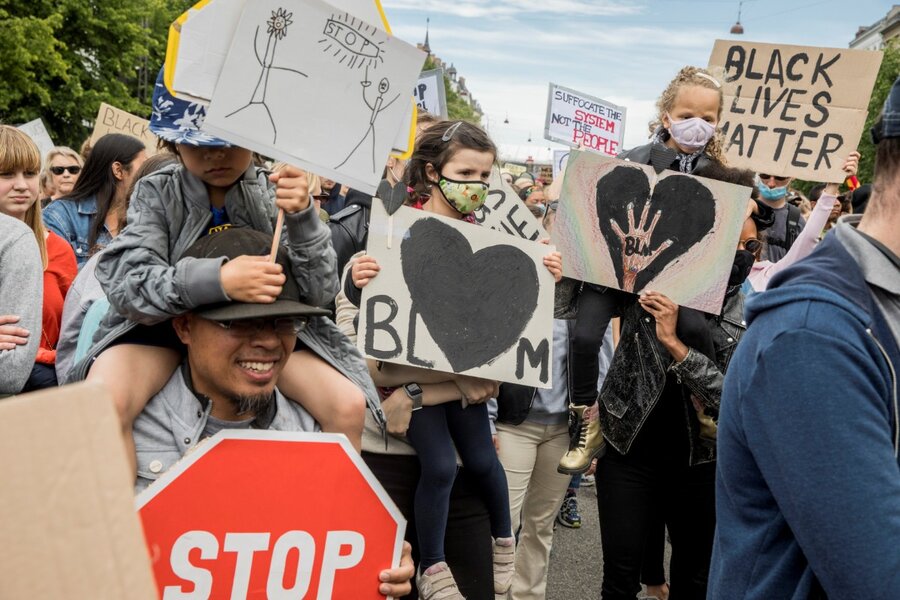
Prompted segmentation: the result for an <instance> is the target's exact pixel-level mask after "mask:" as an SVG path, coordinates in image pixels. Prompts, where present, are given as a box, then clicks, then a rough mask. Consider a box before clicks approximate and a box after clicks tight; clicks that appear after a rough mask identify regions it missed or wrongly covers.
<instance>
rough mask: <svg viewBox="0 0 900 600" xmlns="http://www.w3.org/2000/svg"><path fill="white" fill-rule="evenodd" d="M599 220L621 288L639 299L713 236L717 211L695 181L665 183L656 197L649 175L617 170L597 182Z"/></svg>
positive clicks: (671, 178) (681, 177) (676, 177)
mask: <svg viewBox="0 0 900 600" xmlns="http://www.w3.org/2000/svg"><path fill="white" fill-rule="evenodd" d="M597 216H598V219H599V224H600V232H601V233H602V234H603V237H604V239H605V240H606V243H607V246H608V247H609V254H610V258H612V263H613V267H614V268H615V271H616V278H617V279H618V281H619V285H620V286H621V288H622V289H623V290H625V291H627V292H634V293H637V292H639V291H641V290H642V289H643V288H644V287H645V286H646V285H647V284H648V283H650V282H651V281H652V280H653V279H654V278H655V277H656V276H657V275H659V274H660V273H661V272H662V271H663V269H664V268H665V267H666V266H667V265H669V264H670V263H672V262H674V261H675V260H677V259H678V257H680V256H681V255H683V254H684V253H685V252H687V251H688V250H689V249H690V248H691V247H692V246H694V245H695V244H697V243H698V242H699V241H700V240H702V239H703V238H704V237H705V236H706V235H707V234H708V233H709V232H710V231H711V230H712V228H713V224H714V223H715V219H716V206H715V199H714V198H713V195H712V192H710V191H709V189H707V188H706V187H705V186H704V185H703V184H702V183H700V182H699V181H697V180H696V179H693V178H691V177H687V176H685V175H671V176H669V177H666V178H664V179H661V180H660V181H659V183H657V184H656V187H655V188H654V189H653V193H652V195H651V193H650V182H649V181H648V180H647V175H646V174H645V173H644V171H642V170H641V169H638V168H635V167H616V168H615V169H613V170H612V171H610V172H609V174H607V175H604V176H603V177H601V178H600V179H599V180H598V181H597Z"/></svg>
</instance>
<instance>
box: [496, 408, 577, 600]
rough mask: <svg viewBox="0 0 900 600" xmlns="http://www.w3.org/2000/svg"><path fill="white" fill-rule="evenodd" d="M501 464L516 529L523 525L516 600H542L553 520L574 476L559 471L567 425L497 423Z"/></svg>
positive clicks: (513, 594) (514, 587) (566, 444)
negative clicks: (557, 470)
mask: <svg viewBox="0 0 900 600" xmlns="http://www.w3.org/2000/svg"><path fill="white" fill-rule="evenodd" d="M497 440H498V442H499V445H500V463H501V464H502V465H503V469H504V470H505V471H506V481H507V484H508V486H509V512H510V517H511V518H512V524H513V529H514V530H515V528H516V526H517V525H518V524H519V522H520V521H521V524H522V528H521V531H520V532H519V544H518V547H517V549H516V574H515V577H514V579H513V583H512V592H511V595H510V597H511V598H512V599H513V600H543V598H544V596H545V594H546V590H547V567H548V563H549V561H550V546H551V544H552V542H553V520H554V519H555V518H556V513H557V511H559V506H560V504H562V500H563V497H564V496H565V494H566V489H567V488H568V486H569V481H571V479H572V478H571V476H569V475H561V474H560V473H557V472H556V466H557V465H558V464H559V459H560V458H562V456H563V454H565V453H566V451H567V450H568V449H569V431H568V427H567V426H566V425H565V424H560V425H538V424H534V423H529V422H527V421H526V422H525V423H522V424H521V425H515V426H514V425H506V424H504V423H497Z"/></svg>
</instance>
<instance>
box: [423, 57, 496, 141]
mask: <svg viewBox="0 0 900 600" xmlns="http://www.w3.org/2000/svg"><path fill="white" fill-rule="evenodd" d="M439 66H440V65H438V63H437V61H435V60H434V58H432V57H431V56H429V57H428V58H427V59H425V66H424V67H422V70H423V71H429V70H431V69H436V68H438V67H439ZM444 93H445V95H446V97H447V116H448V118H449V119H450V120H451V121H457V120H459V121H468V122H470V123H475V124H476V125H480V124H481V118H480V117H479V116H478V115H477V114H475V110H474V109H473V108H472V107H471V106H470V105H469V103H468V102H467V101H466V100H465V99H463V98H462V96H460V95H459V94H457V93H456V92H454V91H453V86H451V85H450V78H449V77H447V75H444Z"/></svg>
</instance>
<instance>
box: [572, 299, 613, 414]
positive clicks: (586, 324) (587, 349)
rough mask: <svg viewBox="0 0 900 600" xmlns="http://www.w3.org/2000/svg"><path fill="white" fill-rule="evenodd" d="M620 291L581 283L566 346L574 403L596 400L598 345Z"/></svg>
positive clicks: (576, 404)
mask: <svg viewBox="0 0 900 600" xmlns="http://www.w3.org/2000/svg"><path fill="white" fill-rule="evenodd" d="M622 295H623V292H620V291H618V290H613V289H609V288H601V287H596V286H593V285H590V284H585V285H584V286H583V288H582V290H581V294H580V295H579V296H578V313H577V315H576V317H575V329H574V330H573V331H572V338H571V342H570V348H569V365H571V369H572V374H571V378H572V397H571V399H570V402H571V403H572V404H574V405H575V406H590V405H592V404H593V403H594V402H596V401H597V392H598V390H597V378H598V377H599V376H600V359H599V354H600V346H601V345H602V344H603V336H604V335H605V334H606V328H607V326H608V325H609V322H610V320H611V319H612V318H613V317H615V316H616V314H617V313H618V310H619V305H620V302H621V298H622Z"/></svg>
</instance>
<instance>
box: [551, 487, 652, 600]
mask: <svg viewBox="0 0 900 600" xmlns="http://www.w3.org/2000/svg"><path fill="white" fill-rule="evenodd" d="M578 507H579V509H580V511H581V520H582V524H581V528H580V529H568V528H566V527H562V526H561V525H557V527H556V533H555V534H554V536H553V550H552V551H551V552H550V573H549V575H548V581H547V600H599V598H600V583H601V574H602V571H603V557H602V555H601V552H600V524H599V521H598V516H597V490H596V488H595V487H593V486H591V487H583V488H581V489H580V490H578ZM669 554H670V551H669V548H668V545H667V546H666V561H668V560H669Z"/></svg>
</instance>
